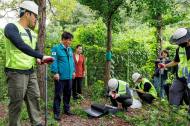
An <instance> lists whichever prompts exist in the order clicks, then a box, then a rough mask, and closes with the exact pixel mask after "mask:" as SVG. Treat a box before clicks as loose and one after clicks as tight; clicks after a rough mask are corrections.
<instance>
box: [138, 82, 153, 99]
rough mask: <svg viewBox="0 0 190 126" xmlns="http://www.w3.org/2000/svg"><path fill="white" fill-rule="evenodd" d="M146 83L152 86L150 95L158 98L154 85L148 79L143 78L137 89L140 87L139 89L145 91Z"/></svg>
mask: <svg viewBox="0 0 190 126" xmlns="http://www.w3.org/2000/svg"><path fill="white" fill-rule="evenodd" d="M146 82H147V83H149V84H150V85H151V88H150V90H149V93H150V94H151V95H152V96H153V97H155V98H156V97H157V92H156V89H155V87H154V86H153V84H152V83H151V82H150V81H149V80H148V79H146V78H142V82H141V83H139V84H138V86H137V87H138V88H139V89H142V90H144V84H145V83H146Z"/></svg>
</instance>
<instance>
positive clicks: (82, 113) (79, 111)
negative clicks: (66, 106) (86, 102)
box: [73, 108, 87, 118]
mask: <svg viewBox="0 0 190 126" xmlns="http://www.w3.org/2000/svg"><path fill="white" fill-rule="evenodd" d="M73 113H75V115H77V116H80V117H81V118H87V113H86V112H85V111H84V109H83V108H76V109H74V110H73Z"/></svg>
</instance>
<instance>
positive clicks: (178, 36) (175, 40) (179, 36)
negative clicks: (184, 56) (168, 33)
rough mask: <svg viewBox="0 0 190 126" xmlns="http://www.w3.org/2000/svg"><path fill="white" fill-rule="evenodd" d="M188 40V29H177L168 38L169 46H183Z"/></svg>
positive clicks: (189, 33)
mask: <svg viewBox="0 0 190 126" xmlns="http://www.w3.org/2000/svg"><path fill="white" fill-rule="evenodd" d="M189 39H190V29H187V28H178V29H177V30H176V31H175V32H174V34H173V35H172V37H171V38H170V43H171V44H176V45H179V44H183V43H186V42H187V41H188V40H189Z"/></svg>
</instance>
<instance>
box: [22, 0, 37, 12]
mask: <svg viewBox="0 0 190 126" xmlns="http://www.w3.org/2000/svg"><path fill="white" fill-rule="evenodd" d="M19 7H20V8H23V9H26V10H28V11H31V12H33V13H34V14H36V15H38V5H37V4H36V3H35V2H34V1H23V2H22V3H21V4H20V6H19Z"/></svg>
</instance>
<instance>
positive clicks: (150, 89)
mask: <svg viewBox="0 0 190 126" xmlns="http://www.w3.org/2000/svg"><path fill="white" fill-rule="evenodd" d="M132 80H133V82H134V83H135V84H136V87H135V90H136V91H137V94H138V96H139V97H140V98H141V100H142V101H145V102H146V103H148V104H151V103H152V101H153V100H154V99H155V98H156V97H157V92H156V89H155V87H154V86H153V84H152V83H151V82H150V81H149V80H148V79H146V78H143V77H142V76H141V74H139V73H134V74H133V75H132Z"/></svg>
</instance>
